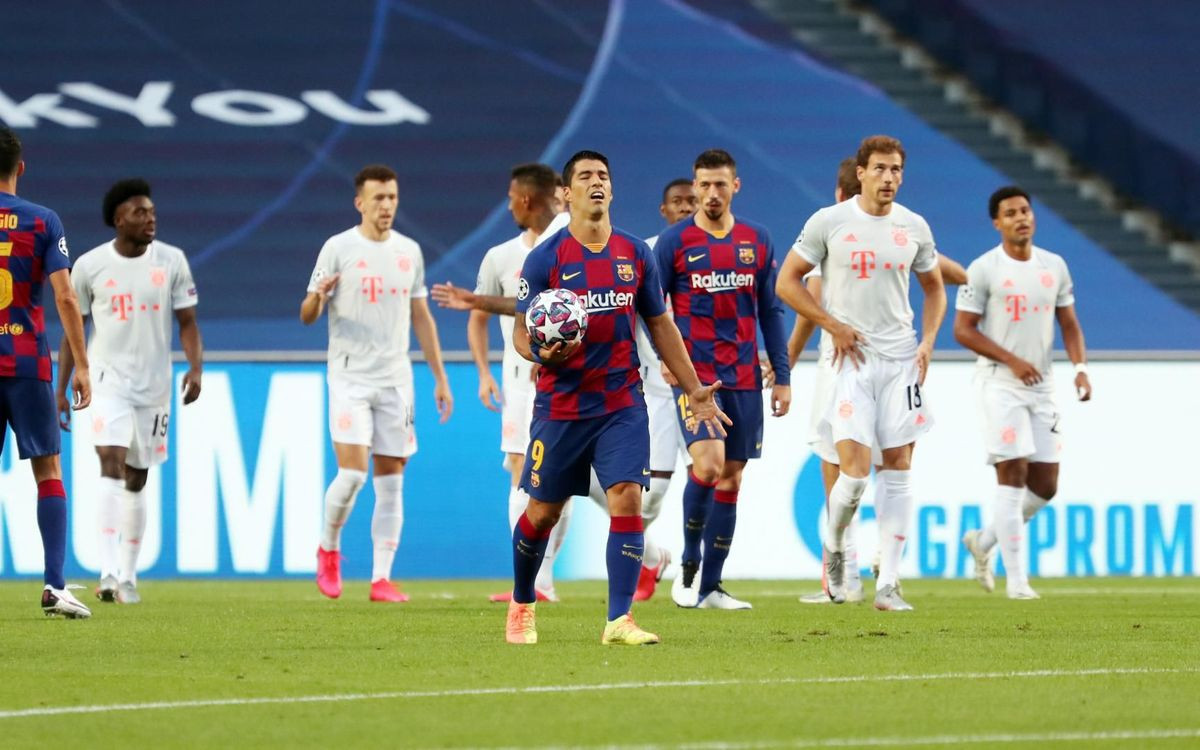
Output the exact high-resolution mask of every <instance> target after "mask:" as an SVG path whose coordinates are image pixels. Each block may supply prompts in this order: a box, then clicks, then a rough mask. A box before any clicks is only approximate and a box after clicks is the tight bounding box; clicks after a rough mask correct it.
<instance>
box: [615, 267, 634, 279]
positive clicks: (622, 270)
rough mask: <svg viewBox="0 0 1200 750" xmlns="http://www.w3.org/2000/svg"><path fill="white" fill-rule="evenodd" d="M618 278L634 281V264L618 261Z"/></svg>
mask: <svg viewBox="0 0 1200 750" xmlns="http://www.w3.org/2000/svg"><path fill="white" fill-rule="evenodd" d="M617 278H618V279H620V280H621V281H633V264H632V263H618V264H617Z"/></svg>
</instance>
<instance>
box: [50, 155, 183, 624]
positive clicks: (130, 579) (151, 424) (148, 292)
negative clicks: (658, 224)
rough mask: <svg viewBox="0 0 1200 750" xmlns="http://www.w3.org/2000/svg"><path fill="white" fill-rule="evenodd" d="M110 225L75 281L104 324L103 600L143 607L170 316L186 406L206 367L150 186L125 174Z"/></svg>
mask: <svg viewBox="0 0 1200 750" xmlns="http://www.w3.org/2000/svg"><path fill="white" fill-rule="evenodd" d="M103 210H104V223H105V224H106V225H108V226H110V227H112V228H113V229H114V230H116V237H115V238H114V239H113V240H111V241H110V242H106V243H104V244H103V245H100V246H99V247H96V248H93V249H92V250H90V251H88V252H86V253H84V254H83V255H82V256H80V258H79V260H77V261H76V262H75V267H74V269H73V271H72V273H71V283H72V285H73V286H74V287H75V293H76V295H78V297H79V301H80V306H81V307H82V308H83V310H84V311H85V314H84V318H85V325H86V318H87V317H88V316H89V315H90V316H91V318H92V321H93V325H94V326H95V331H94V333H93V335H92V340H91V342H90V344H89V347H88V353H89V356H90V357H91V362H92V364H93V365H94V366H95V367H96V388H95V393H94V394H93V400H92V407H91V412H90V417H91V427H92V442H93V443H94V444H95V446H96V454H97V455H98V456H99V457H100V487H101V491H100V502H99V512H98V514H97V520H98V521H99V529H100V585H99V587H97V589H96V596H97V597H99V599H100V600H101V601H105V602H113V601H118V602H121V603H122V604H137V603H139V602H140V601H141V595H140V594H139V593H138V589H137V558H138V552H139V551H140V550H141V543H142V534H143V533H144V532H145V530H146V495H145V493H144V492H143V489H144V488H145V486H146V477H147V475H148V474H149V472H150V467H151V466H155V465H158V464H161V463H162V462H163V461H166V460H167V424H168V421H169V420H170V417H171V319H172V317H173V318H175V320H177V321H178V322H179V341H180V343H181V344H182V345H183V352H184V354H185V355H186V356H187V360H188V371H187V373H185V374H184V376H183V383H182V386H183V403H184V404H185V405H186V404H190V403H192V402H193V401H195V400H196V399H197V398H198V397H199V396H200V377H201V371H202V369H203V355H202V345H201V342H200V326H199V325H197V323H196V303H197V301H198V300H197V297H196V284H195V282H194V281H192V271H191V268H189V267H188V262H187V258H186V257H185V256H184V254H183V251H182V250H180V249H179V248H177V247H174V246H173V245H168V244H166V243H165V242H162V241H160V240H158V239H156V234H157V229H158V222H157V217H156V215H155V211H154V201H153V200H151V198H150V185H149V184H148V183H147V182H146V181H145V180H139V179H131V180H121V181H120V182H118V183H116V184H115V185H113V186H112V187H111V188H109V190H108V192H107V193H106V194H105V196H104V204H103ZM68 344H69V342H68V341H66V340H64V341H63V345H62V349H61V351H60V353H59V358H58V364H59V367H58V394H57V395H58V412H59V421H60V423H61V425H62V427H63V429H69V426H70V421H69V418H70V404H69V403H68V402H67V385H68V383H69V381H70V375H71V368H72V365H73V363H74V362H73V357H72V356H71V347H70V346H69V345H68Z"/></svg>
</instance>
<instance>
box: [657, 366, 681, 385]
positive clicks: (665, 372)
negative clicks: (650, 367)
mask: <svg viewBox="0 0 1200 750" xmlns="http://www.w3.org/2000/svg"><path fill="white" fill-rule="evenodd" d="M658 369H660V370H662V376H663V380H665V381H667V385H669V386H671V387H672V388H674V387H675V386H677V385H679V379H678V378H676V377H675V375H674V374H673V373H672V372H671V368H669V367H667V365H666V363H665V362H664V363H663V364H661V365H659V368H658Z"/></svg>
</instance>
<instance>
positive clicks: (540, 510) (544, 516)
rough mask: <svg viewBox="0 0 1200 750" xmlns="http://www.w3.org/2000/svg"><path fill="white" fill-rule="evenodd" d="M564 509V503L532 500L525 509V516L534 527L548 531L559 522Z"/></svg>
mask: <svg viewBox="0 0 1200 750" xmlns="http://www.w3.org/2000/svg"><path fill="white" fill-rule="evenodd" d="M562 511H563V503H539V502H530V503H529V506H528V507H527V508H526V509H525V517H526V518H528V519H529V523H531V524H533V528H535V529H537V530H538V531H548V530H550V529H552V528H554V524H556V523H558V519H559V518H560V517H561V516H562Z"/></svg>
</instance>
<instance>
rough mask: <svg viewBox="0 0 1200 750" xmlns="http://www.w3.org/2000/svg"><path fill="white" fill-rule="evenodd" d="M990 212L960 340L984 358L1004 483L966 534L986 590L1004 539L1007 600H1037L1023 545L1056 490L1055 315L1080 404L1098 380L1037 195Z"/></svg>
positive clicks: (992, 449) (992, 435) (992, 202)
mask: <svg viewBox="0 0 1200 750" xmlns="http://www.w3.org/2000/svg"><path fill="white" fill-rule="evenodd" d="M988 213H989V214H990V215H991V217H992V225H993V226H994V227H996V231H998V232H999V233H1000V244H999V245H997V246H996V247H994V248H992V249H991V250H989V251H987V252H986V253H984V254H983V255H981V256H980V257H979V258H977V259H976V260H975V262H973V263H972V264H971V265H970V267H969V268H968V269H967V283H966V285H964V286H963V287H962V288H961V289H959V290H958V299H957V301H956V304H955V307H956V308H957V310H958V312H957V314H956V316H955V318H954V337H955V338H956V339H958V343H960V344H962V345H963V346H965V347H967V348H968V349H970V350H971V351H973V352H975V353H976V354H978V355H979V360H978V366H977V368H978V369H977V374H976V381H975V382H976V384H977V386H978V389H979V403H980V406H981V412H980V413H981V414H982V415H983V440H984V444H985V446H986V448H987V454H988V463H990V464H992V465H993V466H995V467H996V482H997V485H998V486H997V487H996V496H995V499H994V500H993V504H992V523H991V524H990V525H989V526H988V527H987V528H986V529H984V530H983V531H982V532H980V531H968V532H967V533H966V535H965V536H963V544H964V545H965V546H966V548H967V549H968V550H969V551H970V552H971V554H972V556H973V557H974V558H975V577H976V579H978V580H979V582H980V584H981V585H982V586H983V588H984V590H986V591H991V590H992V589H993V588H994V587H995V581H994V579H993V576H992V570H991V559H990V558H991V551H992V549H993V548H994V547H996V546H997V544H998V545H999V547H1000V557H1001V559H1003V560H1004V567H1005V569H1006V570H1007V572H1008V579H1007V581H1006V585H1005V587H1006V589H1007V592H1008V598H1010V599H1038V598H1040V597H1039V596H1038V594H1037V592H1035V591H1034V590H1033V588H1032V587H1031V586H1030V585H1029V577H1028V574H1027V573H1026V571H1025V562H1024V560H1023V559H1022V558H1021V546H1022V542H1023V540H1024V535H1025V524H1026V523H1027V522H1028V521H1029V519H1030V518H1033V516H1034V515H1035V514H1036V513H1037V512H1038V511H1039V510H1041V509H1042V508H1044V507H1046V504H1047V503H1048V502H1050V499H1051V498H1053V497H1054V494H1055V492H1057V491H1058V454H1059V451H1060V450H1062V442H1061V440H1062V435H1061V433H1060V432H1059V413H1058V407H1057V406H1056V405H1055V403H1054V379H1053V373H1052V371H1051V348H1052V346H1053V344H1054V321H1055V320H1057V321H1058V325H1059V328H1060V329H1061V330H1062V338H1063V345H1064V346H1065V347H1066V349H1067V356H1069V357H1070V358H1071V361H1072V362H1073V363H1074V364H1075V391H1076V394H1077V395H1078V397H1079V400H1080V401H1088V400H1090V399H1091V397H1092V384H1091V382H1090V381H1089V380H1088V372H1087V362H1086V359H1087V353H1086V351H1085V349H1084V344H1083V329H1082V328H1081V327H1080V325H1079V319H1078V318H1077V317H1075V292H1074V288H1073V286H1072V284H1071V274H1070V272H1069V271H1068V270H1067V264H1066V261H1064V260H1063V259H1062V258H1061V257H1060V256H1058V255H1055V254H1054V253H1052V252H1050V251H1048V250H1043V249H1042V248H1040V247H1038V246H1036V245H1034V244H1033V234H1034V230H1035V229H1036V227H1037V224H1036V221H1035V218H1034V214H1033V206H1032V205H1031V204H1030V200H1029V194H1028V193H1026V192H1025V191H1024V190H1022V189H1021V188H1019V187H1013V186H1009V187H1002V188H1000V189H999V190H997V191H996V192H994V193H992V196H991V198H989V199H988Z"/></svg>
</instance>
